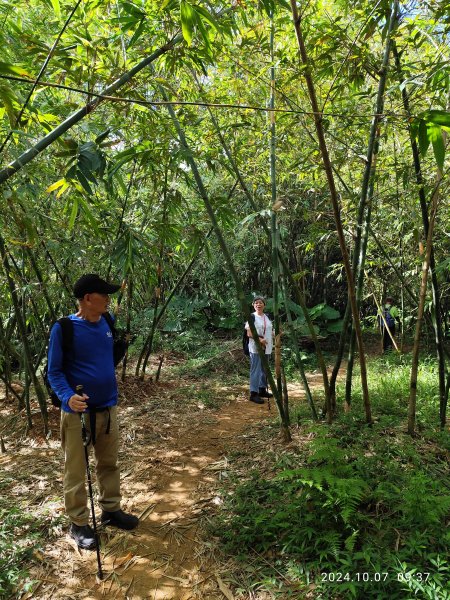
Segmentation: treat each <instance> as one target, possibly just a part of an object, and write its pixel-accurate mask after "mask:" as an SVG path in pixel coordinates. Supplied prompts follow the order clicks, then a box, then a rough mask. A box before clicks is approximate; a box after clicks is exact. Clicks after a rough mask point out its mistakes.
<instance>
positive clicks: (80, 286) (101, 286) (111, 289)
mask: <svg viewBox="0 0 450 600" xmlns="http://www.w3.org/2000/svg"><path fill="white" fill-rule="evenodd" d="M120 288H121V286H120V285H118V284H116V283H108V282H107V281H105V280H104V279H101V278H100V276H99V275H96V274H95V273H88V274H87V275H82V276H81V277H80V279H78V281H76V282H75V285H74V286H73V295H74V296H75V298H79V299H80V298H84V296H85V294H94V293H97V294H114V293H115V292H118V291H119V290H120Z"/></svg>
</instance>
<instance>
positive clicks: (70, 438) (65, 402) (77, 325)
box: [48, 274, 139, 550]
mask: <svg viewBox="0 0 450 600" xmlns="http://www.w3.org/2000/svg"><path fill="white" fill-rule="evenodd" d="M119 289H120V285H115V284H111V283H107V282H106V281H104V280H103V279H101V278H100V277H99V276H98V275H95V274H88V275H83V276H82V277H80V279H78V281H77V282H76V283H75V285H74V288H73V292H74V296H75V298H77V299H78V307H79V308H78V312H77V313H75V314H72V315H69V319H70V320H71V321H72V325H73V344H72V351H71V352H70V353H69V356H64V354H63V347H62V343H63V339H62V330H61V326H60V324H59V323H55V325H54V326H53V328H52V331H51V334H50V342H49V351H48V378H49V381H50V384H51V386H52V389H53V390H54V391H55V392H56V394H57V395H58V397H59V399H60V400H61V444H62V448H63V450H64V455H65V463H64V503H65V508H66V513H67V515H68V517H69V519H70V521H71V525H70V531H69V533H70V535H71V537H72V538H73V539H74V540H75V541H76V543H77V545H78V546H79V547H80V548H84V549H88V550H92V549H94V548H95V547H96V542H95V536H94V532H93V530H92V528H91V526H90V525H89V509H88V504H87V493H86V485H85V483H86V482H85V479H86V464H85V454H84V446H83V441H82V436H81V418H80V415H81V413H82V412H86V413H89V418H87V419H86V429H87V431H88V435H89V436H90V439H91V443H90V444H89V448H90V447H91V445H93V447H94V453H95V469H96V473H97V484H98V489H99V504H100V506H101V508H102V515H101V521H102V523H105V524H109V525H114V526H116V527H119V528H121V529H127V530H130V529H134V528H135V527H136V526H137V525H138V522H139V520H138V518H137V517H135V516H134V515H130V514H127V513H125V512H123V511H122V510H121V509H120V500H121V494H120V472H119V467H118V464H117V457H118V442H119V432H118V425H117V382H116V373H115V368H114V360H113V337H112V332H111V329H110V327H109V325H108V323H107V322H106V320H105V318H104V317H103V313H105V312H106V311H107V310H108V304H109V294H113V293H115V292H117V291H118V290H119ZM78 385H82V386H83V395H79V394H77V393H76V391H75V390H76V387H77V386H78Z"/></svg>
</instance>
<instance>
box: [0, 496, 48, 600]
mask: <svg viewBox="0 0 450 600" xmlns="http://www.w3.org/2000/svg"><path fill="white" fill-rule="evenodd" d="M39 538H40V529H39V524H38V522H37V521H36V519H35V518H34V517H32V516H31V515H29V514H27V513H26V512H25V511H23V510H22V509H21V508H19V507H7V506H5V505H4V504H3V503H2V504H0V598H2V599H3V598H5V599H6V598H14V597H15V596H14V594H15V593H17V591H18V588H19V586H20V590H21V593H23V592H27V591H29V588H30V587H31V582H29V583H28V584H27V580H26V576H27V564H28V562H29V560H30V558H31V557H32V554H33V550H34V548H35V547H36V546H37V544H38V541H39ZM20 595H21V594H20Z"/></svg>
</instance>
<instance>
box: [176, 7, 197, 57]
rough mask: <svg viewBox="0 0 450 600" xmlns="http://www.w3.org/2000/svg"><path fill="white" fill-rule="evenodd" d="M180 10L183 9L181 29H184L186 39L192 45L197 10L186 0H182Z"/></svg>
mask: <svg viewBox="0 0 450 600" xmlns="http://www.w3.org/2000/svg"><path fill="white" fill-rule="evenodd" d="M180 11H181V30H182V33H183V37H184V39H185V40H186V42H187V43H188V44H189V46H190V45H191V43H192V34H193V31H194V23H195V11H194V9H193V7H192V6H191V5H190V4H189V3H188V2H186V1H185V0H181V5H180Z"/></svg>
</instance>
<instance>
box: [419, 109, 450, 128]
mask: <svg viewBox="0 0 450 600" xmlns="http://www.w3.org/2000/svg"><path fill="white" fill-rule="evenodd" d="M420 117H421V118H422V119H423V120H424V121H426V122H427V123H433V124H434V125H442V126H443V127H450V112H449V111H446V110H427V111H426V112H424V113H422V114H421V115H420Z"/></svg>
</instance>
